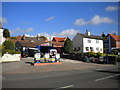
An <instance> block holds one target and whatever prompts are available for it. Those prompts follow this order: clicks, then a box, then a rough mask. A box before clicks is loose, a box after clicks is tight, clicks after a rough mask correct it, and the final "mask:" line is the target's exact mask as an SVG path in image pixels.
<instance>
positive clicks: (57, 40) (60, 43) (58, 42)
mask: <svg viewBox="0 0 120 90" xmlns="http://www.w3.org/2000/svg"><path fill="white" fill-rule="evenodd" d="M66 40H67V37H65V38H63V37H53V40H52V46H53V47H64V44H65V41H66Z"/></svg>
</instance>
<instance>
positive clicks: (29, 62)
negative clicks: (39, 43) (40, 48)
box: [25, 62, 33, 65]
mask: <svg viewBox="0 0 120 90" xmlns="http://www.w3.org/2000/svg"><path fill="white" fill-rule="evenodd" d="M25 63H26V64H30V65H31V64H33V62H25Z"/></svg>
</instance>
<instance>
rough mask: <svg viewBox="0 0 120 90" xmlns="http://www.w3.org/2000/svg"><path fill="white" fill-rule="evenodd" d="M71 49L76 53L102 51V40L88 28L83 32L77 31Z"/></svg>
mask: <svg viewBox="0 0 120 90" xmlns="http://www.w3.org/2000/svg"><path fill="white" fill-rule="evenodd" d="M73 49H74V52H76V53H86V52H90V51H93V52H95V53H97V52H100V53H103V40H102V37H101V36H96V35H91V34H90V32H88V30H86V33H85V34H81V33H77V34H76V36H75V37H74V38H73Z"/></svg>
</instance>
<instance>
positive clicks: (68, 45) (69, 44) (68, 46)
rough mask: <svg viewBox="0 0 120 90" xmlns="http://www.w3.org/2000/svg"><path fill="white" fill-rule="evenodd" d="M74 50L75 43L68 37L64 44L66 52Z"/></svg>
mask: <svg viewBox="0 0 120 90" xmlns="http://www.w3.org/2000/svg"><path fill="white" fill-rule="evenodd" d="M72 51H73V43H72V41H71V40H70V39H69V38H68V37H67V40H66V41H65V44H64V52H66V53H70V52H72Z"/></svg>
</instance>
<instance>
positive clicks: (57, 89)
mask: <svg viewBox="0 0 120 90" xmlns="http://www.w3.org/2000/svg"><path fill="white" fill-rule="evenodd" d="M73 86H74V85H68V86H64V87H59V88H56V89H52V90H59V89H63V88H70V87H73Z"/></svg>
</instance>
